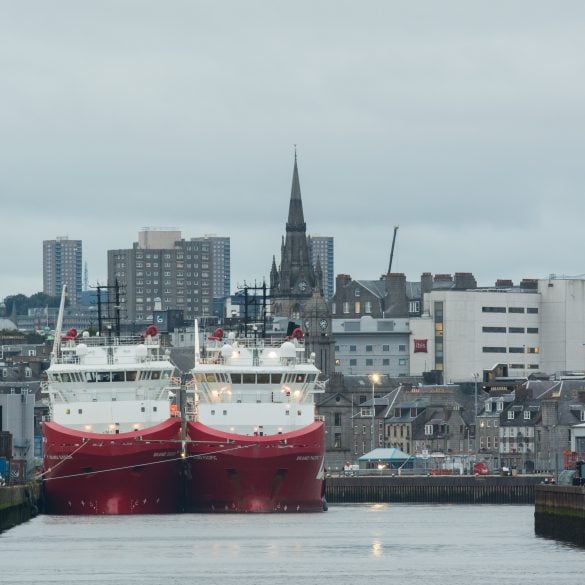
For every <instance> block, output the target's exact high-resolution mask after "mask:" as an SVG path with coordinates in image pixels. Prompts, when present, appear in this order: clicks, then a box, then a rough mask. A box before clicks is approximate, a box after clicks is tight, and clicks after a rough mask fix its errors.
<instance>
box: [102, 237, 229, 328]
mask: <svg viewBox="0 0 585 585" xmlns="http://www.w3.org/2000/svg"><path fill="white" fill-rule="evenodd" d="M218 239H219V240H222V242H221V246H220V249H221V250H223V258H222V256H221V254H219V253H217V254H215V253H214V243H215V242H216V240H218ZM225 240H227V242H226V241H225ZM226 256H227V258H228V259H229V238H216V237H213V236H210V237H198V238H191V239H190V240H185V239H182V238H181V232H180V231H177V230H165V229H158V230H155V229H152V228H147V229H144V230H142V231H141V232H140V233H139V236H138V242H135V243H134V245H133V247H132V248H130V249H121V250H108V283H109V284H110V285H113V284H114V283H115V282H116V281H117V282H118V284H119V285H120V287H121V291H120V305H121V312H122V318H123V319H127V320H129V321H130V322H135V321H143V320H148V319H149V318H151V316H152V313H153V311H154V310H155V302H157V301H158V300H159V299H160V303H161V308H162V310H167V309H180V310H182V311H183V314H184V317H185V318H186V319H194V318H205V317H206V316H211V315H212V313H213V298H214V272H215V269H216V268H215V264H214V262H215V263H217V262H219V263H220V268H219V270H220V272H221V271H223V274H224V280H225V272H226V270H225V262H224V259H225V257H226ZM228 261H229V260H228ZM227 278H228V279H229V271H228V277H227ZM222 290H225V289H222Z"/></svg>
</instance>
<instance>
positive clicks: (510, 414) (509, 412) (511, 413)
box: [508, 410, 514, 420]
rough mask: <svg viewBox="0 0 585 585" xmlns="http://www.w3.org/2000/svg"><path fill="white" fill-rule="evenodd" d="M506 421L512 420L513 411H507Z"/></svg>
mask: <svg viewBox="0 0 585 585" xmlns="http://www.w3.org/2000/svg"><path fill="white" fill-rule="evenodd" d="M508 420H514V411H513V410H509V411H508Z"/></svg>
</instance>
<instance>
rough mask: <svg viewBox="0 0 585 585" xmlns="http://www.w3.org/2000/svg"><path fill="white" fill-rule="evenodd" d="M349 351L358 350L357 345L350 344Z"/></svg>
mask: <svg viewBox="0 0 585 585" xmlns="http://www.w3.org/2000/svg"><path fill="white" fill-rule="evenodd" d="M349 351H357V345H350V346H349Z"/></svg>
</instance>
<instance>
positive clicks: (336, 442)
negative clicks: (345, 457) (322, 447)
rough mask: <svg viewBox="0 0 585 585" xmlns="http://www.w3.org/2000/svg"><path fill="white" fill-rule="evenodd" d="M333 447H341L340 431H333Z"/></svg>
mask: <svg viewBox="0 0 585 585" xmlns="http://www.w3.org/2000/svg"><path fill="white" fill-rule="evenodd" d="M333 448H334V449H341V433H335V435H334V438H333Z"/></svg>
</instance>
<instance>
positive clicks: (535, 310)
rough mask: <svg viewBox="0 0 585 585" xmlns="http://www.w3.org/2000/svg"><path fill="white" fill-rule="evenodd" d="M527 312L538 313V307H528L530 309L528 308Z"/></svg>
mask: <svg viewBox="0 0 585 585" xmlns="http://www.w3.org/2000/svg"><path fill="white" fill-rule="evenodd" d="M526 312H527V313H531V314H533V315H535V314H536V313H538V307H528V309H526Z"/></svg>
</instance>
